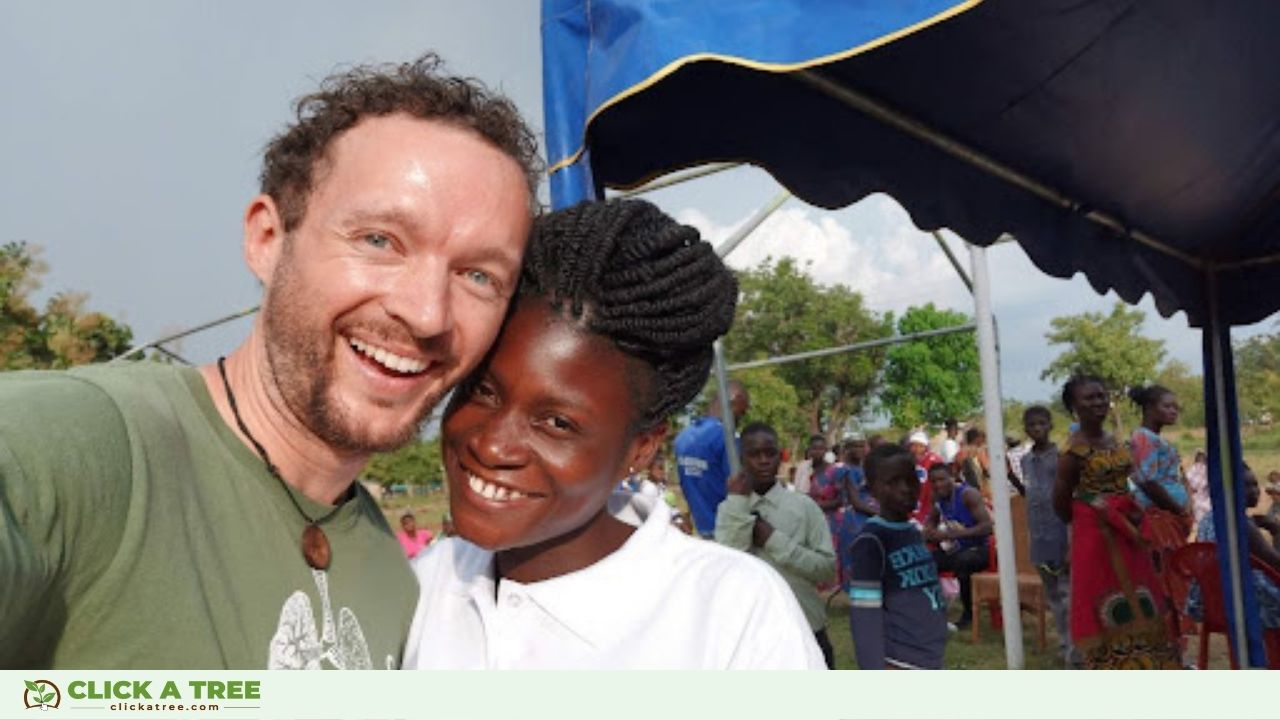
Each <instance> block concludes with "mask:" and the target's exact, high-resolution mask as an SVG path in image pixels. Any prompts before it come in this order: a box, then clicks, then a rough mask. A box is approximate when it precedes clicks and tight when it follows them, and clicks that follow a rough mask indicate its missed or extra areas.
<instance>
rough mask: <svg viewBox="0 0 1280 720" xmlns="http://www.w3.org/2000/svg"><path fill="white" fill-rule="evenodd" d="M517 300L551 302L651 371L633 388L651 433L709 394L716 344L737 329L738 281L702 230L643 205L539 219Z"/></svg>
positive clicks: (598, 206)
mask: <svg viewBox="0 0 1280 720" xmlns="http://www.w3.org/2000/svg"><path fill="white" fill-rule="evenodd" d="M519 296H520V298H522V299H527V298H545V299H546V300H547V301H548V302H550V304H551V307H552V309H554V310H556V311H557V312H559V313H560V314H561V315H562V316H564V317H565V318H568V319H572V320H573V321H575V322H577V323H578V324H580V325H581V326H582V327H583V328H584V329H585V330H587V331H589V332H591V333H593V334H596V335H600V336H603V337H606V338H608V339H610V340H612V341H613V343H614V345H615V346H617V348H618V349H619V350H621V351H622V352H623V353H624V354H626V355H628V356H630V357H631V358H634V359H636V360H639V361H641V362H642V363H643V364H644V365H645V366H647V367H648V369H649V370H650V371H651V372H649V373H641V374H647V375H649V377H648V378H640V380H641V382H640V383H638V385H637V386H636V387H634V388H633V397H636V399H637V403H636V404H637V406H638V407H639V408H641V417H640V418H638V419H637V420H636V421H635V422H634V423H633V427H634V428H635V429H637V430H645V429H648V428H651V427H653V426H654V425H656V424H658V423H660V422H663V421H664V420H666V418H667V416H669V415H671V414H672V413H674V412H675V411H677V410H679V409H680V408H681V407H684V405H686V404H687V403H688V402H689V401H690V400H692V399H693V398H694V396H696V395H697V394H698V391H699V390H701V389H702V386H703V384H704V383H705V382H706V380H707V374H708V373H709V372H710V369H711V361H712V349H711V346H712V343H713V342H714V341H715V340H716V338H718V337H720V336H721V335H723V334H725V333H726V332H728V330H729V327H730V326H731V325H732V324H733V314H734V307H735V306H736V304H737V301H738V282H737V279H736V278H735V277H734V276H733V273H732V272H730V271H729V269H728V268H726V267H725V266H724V263H723V262H721V260H720V258H719V257H717V256H716V254H715V251H714V250H713V249H712V247H711V245H710V244H708V243H706V242H703V240H702V239H701V237H700V236H699V235H698V231H697V230H695V229H693V228H691V227H688V226H686V225H680V224H679V223H677V222H676V221H675V220H673V219H671V218H670V217H668V216H667V215H666V214H664V213H663V212H662V211H661V210H659V209H658V208H656V207H654V206H653V205H651V204H650V203H647V202H644V201H642V200H608V201H604V202H583V203H579V204H577V205H574V206H573V207H569V208H565V209H563V210H559V211H556V212H552V213H548V214H546V215H543V216H541V217H539V218H538V219H537V220H536V221H535V223H534V228H533V235H532V237H531V239H530V240H529V247H528V250H527V251H526V253H525V261H524V271H523V274H522V276H521V279H520V290H519Z"/></svg>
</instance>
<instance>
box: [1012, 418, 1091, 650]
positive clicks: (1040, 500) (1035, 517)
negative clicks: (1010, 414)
mask: <svg viewBox="0 0 1280 720" xmlns="http://www.w3.org/2000/svg"><path fill="white" fill-rule="evenodd" d="M1022 428H1023V430H1024V431H1025V432H1026V433H1027V437H1028V438H1030V439H1031V443H1032V444H1031V449H1030V450H1028V451H1027V453H1026V454H1025V455H1023V456H1022V461H1021V465H1022V477H1023V487H1024V488H1025V493H1024V494H1025V495H1026V497H1027V532H1028V533H1029V534H1030V535H1031V562H1033V563H1035V566H1036V572H1037V573H1039V574H1040V584H1041V585H1043V586H1044V594H1045V597H1046V598H1047V599H1048V600H1049V608H1050V609H1051V610H1053V624H1054V627H1056V628H1057V629H1058V642H1059V649H1060V650H1061V652H1062V659H1063V662H1065V663H1066V665H1067V667H1076V666H1078V665H1079V664H1080V658H1079V656H1078V655H1077V653H1076V651H1075V648H1074V647H1073V646H1072V645H1071V626H1070V625H1069V624H1068V622H1069V617H1070V615H1069V613H1070V610H1071V597H1070V592H1071V566H1070V564H1069V563H1068V560H1069V557H1070V556H1069V555H1068V552H1067V551H1068V546H1067V526H1066V524H1064V523H1063V522H1062V520H1061V519H1059V518H1058V515H1057V513H1055V512H1054V511H1053V483H1054V480H1055V479H1056V477H1057V474H1058V447H1057V446H1056V445H1054V444H1053V442H1052V441H1050V440H1049V432H1050V431H1051V430H1053V415H1052V414H1050V412H1049V408H1047V407H1044V406H1043V405H1032V406H1031V407H1029V408H1027V409H1026V410H1025V411H1023V413H1022Z"/></svg>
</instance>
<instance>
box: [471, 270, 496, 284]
mask: <svg viewBox="0 0 1280 720" xmlns="http://www.w3.org/2000/svg"><path fill="white" fill-rule="evenodd" d="M467 278H469V279H470V280H471V281H472V282H474V283H475V284H477V285H485V286H488V285H492V284H493V276H491V275H490V274H489V273H487V272H485V271H483V270H468V271H467Z"/></svg>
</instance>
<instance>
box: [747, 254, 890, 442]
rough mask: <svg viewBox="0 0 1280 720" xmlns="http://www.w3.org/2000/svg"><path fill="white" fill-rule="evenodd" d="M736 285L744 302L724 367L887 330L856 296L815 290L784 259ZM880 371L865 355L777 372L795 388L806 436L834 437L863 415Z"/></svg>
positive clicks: (877, 361)
mask: <svg viewBox="0 0 1280 720" xmlns="http://www.w3.org/2000/svg"><path fill="white" fill-rule="evenodd" d="M738 281H739V287H740V290H741V293H742V297H741V300H740V301H739V302H738V312H737V318H736V319H735V321H734V324H733V329H732V330H731V331H730V332H729V334H728V335H727V336H726V337H725V352H726V354H727V356H728V357H729V359H730V362H744V361H748V360H762V359H764V358H769V357H776V356H779V355H790V354H794V353H800V352H805V351H809V350H821V349H824V348H830V347H837V346H840V345H851V344H853V343H856V342H860V341H864V340H872V339H875V338H881V337H885V336H887V335H889V334H890V333H891V332H892V331H893V328H892V325H891V324H890V322H888V321H887V320H886V319H884V318H881V317H879V316H878V315H876V314H875V313H873V312H871V311H870V310H868V309H867V308H866V307H865V305H864V303H863V300H862V295H860V294H859V293H857V292H854V291H853V290H850V289H849V288H847V287H843V286H831V287H828V286H822V285H818V284H817V283H816V282H815V281H814V280H813V278H812V277H811V276H810V275H809V273H808V272H807V271H806V269H804V268H801V267H800V266H798V265H797V264H796V262H795V261H794V260H792V259H790V258H783V259H781V260H777V261H775V260H774V259H772V258H766V259H765V260H764V261H763V262H762V263H761V264H760V265H758V266H757V267H755V268H753V269H750V270H746V271H744V272H742V273H740V274H739V276H738ZM883 365H884V351H883V350H871V351H863V352H856V353H848V354H842V355H834V356H830V357H825V358H815V359H812V360H804V361H800V362H791V363H787V364H785V365H778V366H776V370H775V372H776V374H777V377H779V378H781V379H782V380H784V381H785V382H786V383H787V384H789V385H791V387H793V388H795V392H796V397H797V400H798V402H799V407H800V408H801V410H802V411H803V412H804V416H805V420H806V425H807V431H808V432H811V433H818V432H824V433H827V434H828V435H831V436H834V435H836V434H838V433H839V432H841V431H842V430H843V428H844V427H845V425H846V424H847V423H848V421H849V419H850V418H851V417H854V416H856V415H857V414H858V413H859V412H860V411H861V410H862V409H863V407H864V405H865V402H866V399H867V397H868V396H869V395H870V394H871V391H872V390H873V389H874V388H875V384H876V379H877V377H878V376H879V374H880V370H881V368H882V367H883Z"/></svg>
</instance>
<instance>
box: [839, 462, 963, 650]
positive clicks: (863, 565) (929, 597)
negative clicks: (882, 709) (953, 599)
mask: <svg viewBox="0 0 1280 720" xmlns="http://www.w3.org/2000/svg"><path fill="white" fill-rule="evenodd" d="M864 471H865V473H866V478H867V483H868V485H869V487H870V490H871V494H872V495H873V496H874V497H875V499H876V501H877V502H878V503H879V505H880V514H879V515H877V516H875V517H873V518H871V519H870V520H868V521H867V524H866V526H865V527H863V529H862V532H860V533H859V534H858V536H857V537H856V538H854V541H853V546H852V547H851V548H850V550H849V554H850V556H851V558H852V564H853V578H852V579H851V581H850V583H849V598H850V600H852V602H853V609H852V610H851V611H850V621H849V626H850V630H851V631H852V633H853V645H854V654H855V655H856V656H857V659H858V667H860V668H862V669H864V670H883V669H886V668H900V669H937V668H941V667H942V654H943V649H944V648H945V647H946V643H947V618H946V604H945V603H944V601H943V598H942V588H941V586H939V584H938V566H937V564H936V563H935V562H934V560H933V555H932V554H930V552H929V550H928V548H926V547H925V545H924V537H923V536H922V535H921V534H920V531H919V530H917V529H916V527H915V526H914V525H912V524H911V523H910V522H909V518H910V517H911V513H912V511H913V510H915V507H916V501H917V500H918V499H919V496H920V481H919V480H918V479H916V474H915V460H914V459H913V458H912V456H911V453H910V452H909V451H907V450H906V449H904V448H902V447H901V446H898V445H881V446H879V447H877V448H875V449H874V450H872V451H871V454H870V455H869V456H868V457H867V459H866V462H865V463H864Z"/></svg>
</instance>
